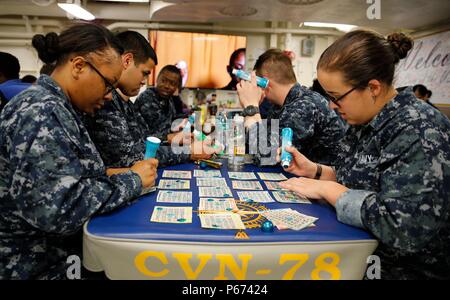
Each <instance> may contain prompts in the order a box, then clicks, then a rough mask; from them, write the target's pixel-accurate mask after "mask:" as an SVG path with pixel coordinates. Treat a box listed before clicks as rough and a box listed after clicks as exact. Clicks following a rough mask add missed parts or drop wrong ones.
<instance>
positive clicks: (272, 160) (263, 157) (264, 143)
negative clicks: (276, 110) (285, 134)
mask: <svg viewBox="0 0 450 300" xmlns="http://www.w3.org/2000/svg"><path fill="white" fill-rule="evenodd" d="M314 112H315V109H314V105H313V104H312V103H308V104H307V105H305V101H297V102H296V103H295V105H291V106H287V107H285V109H284V112H283V113H282V114H281V116H280V118H279V119H271V120H263V122H261V123H259V124H257V125H253V126H258V129H256V130H255V129H251V130H249V132H252V133H253V135H250V136H249V143H252V145H249V147H253V148H250V149H257V151H256V152H255V153H256V154H255V156H254V162H255V163H256V164H257V165H258V166H273V165H276V164H277V161H276V153H277V149H278V148H279V147H280V146H281V145H280V134H281V130H282V129H283V128H286V127H290V128H292V131H293V137H292V141H293V146H294V147H296V148H297V149H298V150H299V151H301V150H302V149H301V146H302V141H304V140H305V139H308V138H310V137H311V136H313V135H314V120H315V116H314ZM256 132H257V133H258V134H255V133H256Z"/></svg>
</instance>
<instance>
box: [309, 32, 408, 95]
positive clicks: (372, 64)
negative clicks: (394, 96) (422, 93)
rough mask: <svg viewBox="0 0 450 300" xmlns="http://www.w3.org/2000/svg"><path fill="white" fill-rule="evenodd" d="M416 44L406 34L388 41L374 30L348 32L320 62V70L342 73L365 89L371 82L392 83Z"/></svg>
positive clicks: (389, 37) (392, 36) (349, 81)
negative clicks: (401, 61) (397, 67)
mask: <svg viewBox="0 0 450 300" xmlns="http://www.w3.org/2000/svg"><path fill="white" fill-rule="evenodd" d="M413 44H414V43H413V41H412V39H411V38H410V37H408V36H406V35H405V34H403V33H393V34H391V35H389V36H388V37H387V38H385V37H384V36H383V35H381V34H379V33H377V32H375V31H370V30H362V29H360V30H354V31H350V32H348V33H346V34H345V35H343V36H342V37H340V38H339V39H338V40H336V41H335V42H334V43H333V44H332V45H331V46H330V47H328V48H327V49H326V50H325V51H324V52H323V53H322V56H321V57H320V59H319V62H318V65H317V68H318V69H323V70H326V71H339V72H341V73H342V74H343V75H344V77H345V78H344V80H345V81H346V82H347V83H349V84H350V85H352V86H354V87H356V88H360V89H364V88H366V87H367V84H368V83H369V81H370V80H372V79H376V80H379V81H380V82H383V83H385V84H387V85H388V86H389V85H391V84H392V82H393V80H394V74H395V66H396V64H397V63H398V62H399V61H400V59H402V58H405V57H406V55H407V54H408V51H409V50H411V49H412V47H413Z"/></svg>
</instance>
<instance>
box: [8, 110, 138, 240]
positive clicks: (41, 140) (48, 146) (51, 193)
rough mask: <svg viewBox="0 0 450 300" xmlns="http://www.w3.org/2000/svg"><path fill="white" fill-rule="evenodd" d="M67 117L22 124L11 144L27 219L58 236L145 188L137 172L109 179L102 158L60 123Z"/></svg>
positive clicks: (15, 187) (15, 186)
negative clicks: (84, 150)
mask: <svg viewBox="0 0 450 300" xmlns="http://www.w3.org/2000/svg"><path fill="white" fill-rule="evenodd" d="M66 116H67V115H57V113H56V112H53V113H52V114H49V115H47V117H45V118H43V119H41V120H37V121H36V122H32V123H29V124H28V125H26V126H19V127H18V128H20V129H19V130H18V131H17V133H16V134H15V136H14V137H13V138H12V144H11V147H12V149H16V151H14V153H13V154H12V155H11V156H12V157H11V162H12V165H14V166H15V168H16V169H15V170H14V176H13V179H12V185H11V190H12V191H11V195H12V197H14V198H15V199H17V202H16V205H17V207H18V211H20V212H21V217H22V218H23V219H24V220H25V221H26V222H27V223H28V224H30V226H32V227H35V228H37V229H39V230H42V231H45V232H50V233H57V234H71V233H73V232H75V231H77V230H78V229H79V228H81V226H82V225H83V223H84V222H86V221H87V220H88V219H89V218H90V217H91V216H92V215H93V214H95V213H98V212H107V211H110V210H111V209H113V208H116V207H118V206H121V205H123V204H124V203H126V202H127V201H129V200H130V199H132V198H134V197H137V196H139V193H140V192H141V189H142V183H141V180H140V178H139V176H138V175H137V174H135V173H133V172H131V171H130V172H128V173H124V174H120V175H114V176H111V177H108V176H106V174H105V169H104V167H103V164H101V165H100V166H101V167H100V168H99V167H98V165H96V164H95V162H93V160H95V159H97V157H83V153H81V155H80V148H79V145H78V144H77V140H76V136H74V135H72V134H71V133H72V132H68V131H67V129H66V128H64V126H62V123H61V122H60V121H59V120H60V119H61V117H66ZM63 122H68V121H67V120H64V121H63ZM30 132H31V133H32V134H30ZM83 170H84V171H83ZM87 170H88V171H87ZM89 170H91V173H89Z"/></svg>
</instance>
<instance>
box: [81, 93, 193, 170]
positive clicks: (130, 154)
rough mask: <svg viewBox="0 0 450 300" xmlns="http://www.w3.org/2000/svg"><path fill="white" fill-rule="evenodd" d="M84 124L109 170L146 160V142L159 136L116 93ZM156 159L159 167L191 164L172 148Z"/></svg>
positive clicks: (161, 151) (165, 147)
mask: <svg viewBox="0 0 450 300" xmlns="http://www.w3.org/2000/svg"><path fill="white" fill-rule="evenodd" d="M84 122H85V125H86V127H87V129H88V132H89V135H90V136H91V138H92V140H93V142H94V144H95V146H96V147H97V149H98V151H99V152H100V155H101V157H102V159H103V162H104V163H105V165H106V167H108V168H125V167H131V166H132V165H133V164H134V163H135V162H137V161H139V160H143V159H144V153H145V139H146V138H147V137H148V136H158V137H161V134H157V129H158V128H155V130H150V129H149V128H148V126H147V123H146V122H145V120H144V118H143V117H142V116H141V114H140V112H139V111H137V110H136V109H135V107H134V105H133V103H132V102H131V101H125V100H123V99H122V97H121V96H120V94H119V93H118V92H117V91H113V97H112V101H110V102H107V103H106V104H105V106H104V107H103V108H102V109H100V110H98V111H96V112H95V115H94V116H88V115H85V116H84ZM156 159H158V160H159V166H167V165H175V164H179V163H184V162H187V161H188V160H189V155H185V154H174V153H173V152H172V150H171V147H170V145H168V144H165V145H161V146H160V148H159V149H158V152H157V155H156Z"/></svg>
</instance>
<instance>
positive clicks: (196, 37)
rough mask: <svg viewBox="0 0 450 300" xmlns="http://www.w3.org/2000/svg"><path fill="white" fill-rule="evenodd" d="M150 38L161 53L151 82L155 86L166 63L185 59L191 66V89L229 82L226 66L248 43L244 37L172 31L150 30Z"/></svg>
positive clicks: (216, 85)
mask: <svg viewBox="0 0 450 300" xmlns="http://www.w3.org/2000/svg"><path fill="white" fill-rule="evenodd" d="M149 40H150V43H151V45H152V47H153V48H154V49H155V51H156V55H157V56H158V65H157V66H156V68H155V71H154V72H153V75H152V76H150V78H149V85H155V82H156V77H157V74H158V73H159V71H160V70H161V69H162V68H163V67H164V66H165V65H173V64H176V63H177V62H178V61H180V60H184V61H185V62H186V63H187V66H188V79H187V82H186V87H189V88H197V87H199V88H221V87H223V86H225V85H227V84H228V82H229V81H230V80H231V78H230V76H229V75H228V73H227V69H226V67H227V65H228V61H229V59H230V56H231V54H232V53H233V51H234V50H236V49H238V48H245V45H246V38H245V37H243V36H233V35H219V34H206V33H188V32H171V31H150V32H149Z"/></svg>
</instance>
